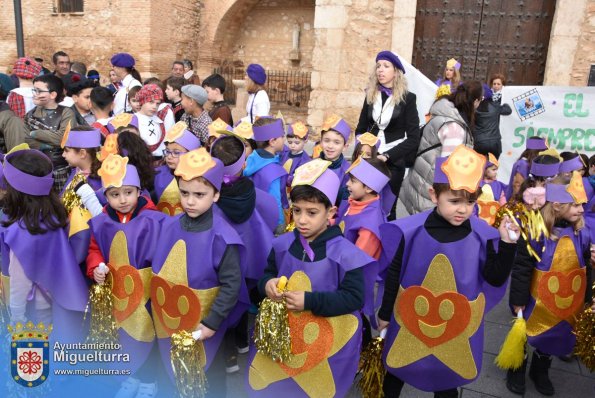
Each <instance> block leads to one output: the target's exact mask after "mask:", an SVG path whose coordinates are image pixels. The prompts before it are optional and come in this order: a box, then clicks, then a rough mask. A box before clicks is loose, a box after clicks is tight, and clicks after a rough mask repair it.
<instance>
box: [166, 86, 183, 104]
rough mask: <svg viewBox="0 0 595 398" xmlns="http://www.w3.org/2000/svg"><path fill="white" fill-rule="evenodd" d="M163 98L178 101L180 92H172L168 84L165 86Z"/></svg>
mask: <svg viewBox="0 0 595 398" xmlns="http://www.w3.org/2000/svg"><path fill="white" fill-rule="evenodd" d="M165 96H166V97H167V99H168V100H170V101H174V100H179V99H180V91H179V90H174V89H173V88H172V87H171V86H170V85H169V84H168V85H166V86H165Z"/></svg>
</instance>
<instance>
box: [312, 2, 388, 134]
mask: <svg viewBox="0 0 595 398" xmlns="http://www.w3.org/2000/svg"><path fill="white" fill-rule="evenodd" d="M393 12H394V1H392V0H318V1H317V2H316V14H315V18H314V29H315V31H314V32H315V47H314V54H313V60H312V63H313V72H312V89H313V91H312V93H311V95H310V104H309V114H308V124H310V125H311V126H314V127H316V128H319V127H320V126H321V125H322V122H323V120H324V118H325V117H326V116H327V115H329V114H330V113H337V114H338V115H340V116H342V117H344V118H345V119H346V120H347V121H348V123H349V124H350V125H351V126H352V128H353V129H355V126H356V124H357V121H358V118H359V113H360V110H361V107H362V104H363V101H364V97H365V88H366V84H367V81H368V76H369V73H370V72H371V71H372V69H373V65H374V56H375V55H376V54H377V53H378V51H380V50H383V49H390V48H391V42H392V33H393V29H392V18H393Z"/></svg>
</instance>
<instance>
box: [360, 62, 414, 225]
mask: <svg viewBox="0 0 595 398" xmlns="http://www.w3.org/2000/svg"><path fill="white" fill-rule="evenodd" d="M404 74H405V68H404V67H403V64H401V61H400V60H399V57H397V56H396V55H395V54H393V53H392V52H390V51H381V52H379V53H378V55H377V56H376V65H375V68H374V71H373V72H372V73H371V74H370V82H369V85H368V89H367V93H366V99H365V101H364V105H363V107H362V111H361V113H360V117H359V123H358V124H357V127H356V129H355V134H356V135H358V134H363V133H365V132H370V133H372V134H374V135H375V136H377V137H378V139H379V140H380V146H379V148H378V153H379V155H378V159H380V160H382V161H383V162H386V165H387V166H388V168H389V170H390V172H391V180H390V183H389V184H390V187H391V190H392V192H393V193H394V194H395V196H398V195H399V190H400V189H401V183H402V182H403V177H404V176H405V159H406V158H407V157H412V156H415V152H417V148H418V146H419V140H420V133H419V116H418V113H417V103H416V96H415V94H414V93H411V92H409V91H407V80H406V79H405V76H404ZM392 209H393V210H392V211H391V215H390V216H389V218H392V219H394V206H392Z"/></svg>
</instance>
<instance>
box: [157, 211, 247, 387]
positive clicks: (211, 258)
mask: <svg viewBox="0 0 595 398" xmlns="http://www.w3.org/2000/svg"><path fill="white" fill-rule="evenodd" d="M183 215H184V214H181V215H178V216H175V217H168V218H167V219H166V220H165V221H164V222H163V227H162V234H161V240H160V242H159V246H158V247H157V250H156V254H155V261H154V262H153V279H152V281H151V291H152V292H153V291H154V290H155V289H156V290H155V291H158V290H159V289H162V291H165V290H167V289H166V288H164V287H157V286H158V284H159V285H160V286H161V285H163V283H165V284H167V285H169V286H170V289H169V291H165V293H164V295H163V296H164V303H165V304H164V305H163V306H162V307H161V308H158V307H159V306H158V303H156V302H152V303H151V305H152V309H153V322H154V323H155V330H156V331H157V341H158V344H159V351H160V352H161V359H162V360H163V364H164V366H165V368H166V369H167V372H168V374H169V376H170V378H171V379H172V380H174V376H173V370H172V366H171V358H170V357H171V356H170V350H171V343H170V332H168V331H167V330H165V329H164V327H163V326H161V321H160V320H161V319H162V318H163V319H165V317H167V318H171V317H173V313H172V314H171V315H169V314H168V313H166V309H165V307H166V306H167V303H169V301H170V300H172V302H176V303H179V301H178V298H179V297H181V294H182V293H183V295H184V297H187V296H186V293H188V294H192V293H189V292H188V290H187V288H188V287H189V288H191V289H194V290H200V291H201V299H199V302H198V303H197V304H196V305H195V306H192V305H191V306H190V311H189V312H187V313H185V314H184V315H182V314H181V313H180V314H179V319H180V322H179V326H178V327H176V328H175V330H176V331H179V330H186V331H189V332H193V331H194V330H196V329H198V326H199V320H200V319H203V318H205V317H206V315H208V311H209V309H210V305H211V303H212V302H214V300H215V299H216V297H217V295H216V293H212V292H213V291H212V290H211V294H213V295H212V296H209V300H211V299H212V301H210V302H202V301H200V300H204V299H205V297H206V296H208V295H209V293H208V292H206V291H207V290H209V289H213V288H216V287H219V286H220V285H221V284H220V282H219V280H218V276H217V272H218V267H219V263H220V262H221V259H222V258H223V255H224V253H225V249H226V248H227V246H229V245H236V246H237V247H238V249H239V255H240V259H241V263H240V268H241V270H242V274H243V273H244V269H245V267H244V263H245V258H246V255H245V251H244V247H243V244H242V241H241V239H240V237H239V236H238V234H237V233H236V232H235V231H234V230H233V228H232V227H231V226H230V225H229V224H228V223H227V222H226V221H225V220H224V219H223V218H221V217H220V216H219V215H218V214H217V212H213V226H212V228H211V229H209V230H207V231H204V232H187V231H185V230H183V229H182V227H181V225H180V218H181V217H182V216H183ZM179 241H183V242H184V243H185V246H186V257H185V258H183V257H181V252H178V251H174V250H172V249H176V248H179V247H180V246H179V244H178V242H179ZM176 250H177V249H176ZM170 254H171V255H176V254H178V255H179V257H175V260H173V261H174V262H175V264H174V263H172V258H169V259H168V257H169V256H170ZM166 264H167V265H168V269H167V270H165V267H164V266H165V265H166ZM170 265H173V267H171V268H170ZM184 268H185V270H184ZM162 269H163V270H164V272H161V271H162ZM174 269H176V270H178V271H180V272H176V271H174ZM180 269H182V270H184V271H185V272H181V270H180ZM165 271H166V272H165ZM172 271H173V273H172ZM170 273H171V274H170ZM174 274H175V275H174ZM175 278H182V279H185V280H187V285H182V284H178V283H176V282H175V281H174V280H171V279H175ZM243 279H244V278H243V275H242V281H243ZM174 290H177V291H178V292H179V293H178V296H177V297H176V296H175V294H174V293H172V292H173V291H174ZM184 292H186V293H184ZM195 293H197V292H195ZM187 300H188V299H187ZM192 300H195V299H194V298H193V297H191V299H190V300H188V301H190V302H192ZM249 302H250V301H249V298H248V292H247V290H246V286H245V284H244V283H243V282H242V286H241V289H240V293H239V296H238V302H237V305H236V307H235V308H234V309H233V310H232V311H231V312H230V314H229V315H228V317H227V318H226V319H225V320H224V321H223V322H222V323H221V325H220V326H219V328H218V329H217V331H216V333H215V334H214V335H213V336H212V337H211V338H209V339H208V340H204V341H203V344H204V349H205V352H206V366H205V369H208V368H209V366H210V365H211V363H212V361H213V358H214V357H215V354H216V353H217V350H218V349H219V345H220V344H221V342H222V341H223V337H224V335H225V331H226V330H227V329H228V328H229V327H233V326H234V325H235V324H236V323H237V322H238V320H239V319H240V317H241V315H242V313H243V312H244V311H245V310H246V309H247V308H248V305H249ZM176 307H177V308H178V309H179V304H178V305H177V306H176ZM201 307H206V308H202V309H201ZM178 311H179V310H178ZM197 311H198V313H197ZM194 317H199V318H200V319H198V318H197V319H196V321H195V322H194V319H193V318H194ZM188 322H192V323H193V324H192V325H187V326H186V323H188ZM184 326H186V327H185V328H184ZM160 330H163V331H164V334H165V335H164V336H163V337H160V335H159V333H160V332H159V331H160Z"/></svg>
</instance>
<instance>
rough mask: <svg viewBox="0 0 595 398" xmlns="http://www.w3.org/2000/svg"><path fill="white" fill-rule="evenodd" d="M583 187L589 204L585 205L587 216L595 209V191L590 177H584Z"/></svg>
mask: <svg viewBox="0 0 595 398" xmlns="http://www.w3.org/2000/svg"><path fill="white" fill-rule="evenodd" d="M583 185H584V187H585V193H586V194H587V203H585V204H584V205H583V208H584V209H585V215H586V214H587V213H592V212H593V208H594V207H595V189H593V186H592V185H591V182H590V181H589V178H588V177H583Z"/></svg>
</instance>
